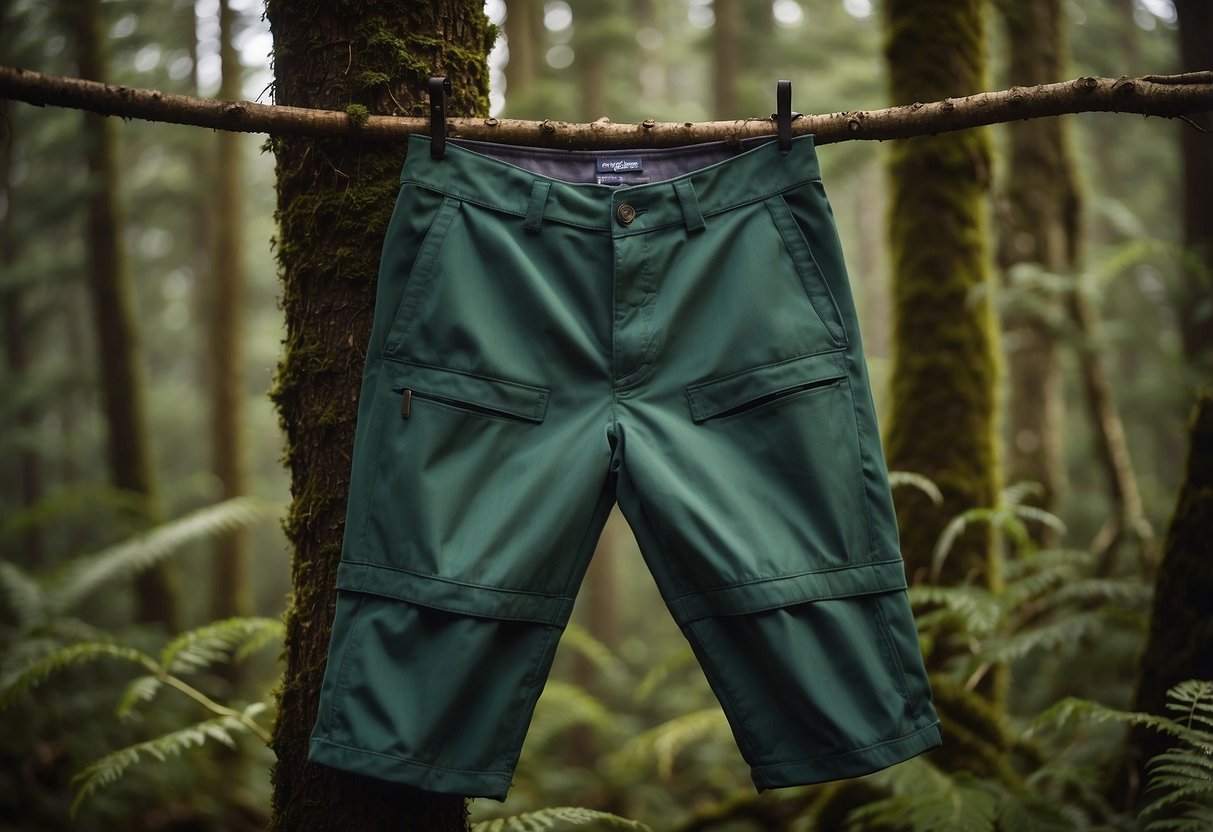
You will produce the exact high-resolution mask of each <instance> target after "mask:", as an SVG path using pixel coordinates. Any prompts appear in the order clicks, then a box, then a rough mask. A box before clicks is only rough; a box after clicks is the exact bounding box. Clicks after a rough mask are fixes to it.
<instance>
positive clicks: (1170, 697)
mask: <svg viewBox="0 0 1213 832" xmlns="http://www.w3.org/2000/svg"><path fill="white" fill-rule="evenodd" d="M1167 710H1168V711H1171V712H1173V713H1176V714H1178V715H1182V716H1185V717H1186V720H1185V721H1186V722H1187V724H1188V725H1189V726H1191V725H1192V723H1193V722H1196V723H1200V724H1203V725H1204V726H1205V727H1207V728H1213V681H1204V680H1200V679H1189V680H1187V681H1186V682H1180V683H1179V684H1178V685H1176V686H1175V687H1173V688H1171V689H1170V690H1168V691H1167Z"/></svg>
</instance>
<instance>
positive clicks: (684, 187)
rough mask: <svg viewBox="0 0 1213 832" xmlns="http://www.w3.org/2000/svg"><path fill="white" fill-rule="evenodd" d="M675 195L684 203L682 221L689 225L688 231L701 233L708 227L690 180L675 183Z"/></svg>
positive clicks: (680, 180)
mask: <svg viewBox="0 0 1213 832" xmlns="http://www.w3.org/2000/svg"><path fill="white" fill-rule="evenodd" d="M674 193H676V194H678V201H679V202H680V203H682V219H683V222H685V223H686V224H687V231H701V230H703V229H704V228H706V227H707V223H705V222H704V221H703V212H702V211H700V210H699V198H698V197H696V196H695V186H694V185H692V184H691V181H690V180H689V179H679V180H678V181H677V182H675V183H674Z"/></svg>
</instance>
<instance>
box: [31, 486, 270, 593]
mask: <svg viewBox="0 0 1213 832" xmlns="http://www.w3.org/2000/svg"><path fill="white" fill-rule="evenodd" d="M272 506H273V504H271V503H267V502H266V501H264V500H261V499H259V498H256V497H236V498H233V499H231V500H225V501H223V502H221V503H216V504H215V505H213V506H207V507H206V508H202V509H199V510H198V511H195V512H191V513H190V514H187V515H185V516H184V517H181V518H178V519H177V520H173V521H171V522H168V523H165V524H163V525H160V526H157V527H156V528H154V529H151V530H150V531H148V532H146V533H144V534H140V535H137V536H136V537H133V538H131V539H129V540H125V541H123V542H121V543H119V544H117V545H115V546H111V547H109V548H108V549H103V550H101V551H100V552H97V553H95V554H92V555H86V556H83V557H80V558H76V559H74V560H73V561H71V563H69V564H68V565H67V567H66V569H65V570H64V572H63V573H62V574H61V575H60V576H59V578H58V580H57V581H55V582H54V583H53V584H52V585H51V587H50V588H49V589H48V592H47V595H48V605H49V607H50V608H51V610H53V611H54V612H65V611H67V610H70V609H71V608H72V607H74V606H75V605H76V604H78V603H79V602H80V601H81V600H82V599H83V598H84V597H85V596H87V595H90V594H92V593H93V592H95V591H96V590H97V589H98V588H100V587H101V586H103V585H104V584H106V583H109V582H111V581H116V580H120V579H122V578H126V577H129V576H131V575H134V574H137V573H138V572H141V571H143V570H145V569H148V568H149V567H151V566H154V565H155V564H157V563H159V562H160V561H162V560H164V559H165V558H167V557H168V556H169V555H171V554H173V553H174V552H176V551H177V550H178V549H180V548H181V547H182V546H184V545H186V544H187V543H191V542H193V541H195V540H202V539H205V538H208V537H215V536H217V535H220V534H223V533H225V532H228V531H231V530H232V529H235V528H239V527H241V526H247V525H248V524H250V523H252V522H253V521H254V520H257V519H258V518H260V517H264V516H265V515H266V514H268V513H269V511H270V509H271V508H272Z"/></svg>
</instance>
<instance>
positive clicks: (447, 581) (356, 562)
mask: <svg viewBox="0 0 1213 832" xmlns="http://www.w3.org/2000/svg"><path fill="white" fill-rule="evenodd" d="M345 562H346V563H348V564H350V565H351V566H367V567H370V568H371V569H386V570H388V571H389V572H402V573H404V574H405V575H412V576H413V577H415V578H425V579H426V580H430V581H439V582H441V583H444V584H452V585H453V586H466V587H469V588H471V589H484V590H488V591H490V592H508V593H510V594H513V595H534V596H537V597H539V598H559V599H561V600H562V601H567V600H568V599H569V596H568V595H561V594H559V593H550V592H536V591H535V590H533V589H512V588H510V587H505V586H489V585H488V584H474V583H471V582H470V581H457V580H455V579H454V578H444V577H442V576H441V575H427V574H425V573H424V572H414V571H413V570H412V569H403V568H401V567H399V566H388V565H387V564H383V563H371V562H370V561H366V560H347V561H345Z"/></svg>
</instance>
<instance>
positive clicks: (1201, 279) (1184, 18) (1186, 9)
mask: <svg viewBox="0 0 1213 832" xmlns="http://www.w3.org/2000/svg"><path fill="white" fill-rule="evenodd" d="M1175 9H1176V11H1177V12H1178V13H1179V59H1180V64H1181V68H1180V70H1181V71H1182V72H1189V71H1197V70H1202V69H1208V68H1209V65H1210V63H1211V61H1210V58H1209V48H1210V47H1209V44H1211V43H1213V3H1210V2H1209V0H1175ZM1188 118H1189V119H1190V121H1191V122H1192V123H1194V124H1196V125H1199V127H1201V128H1203V130H1204V132H1201V131H1200V130H1196V129H1193V127H1192V124H1190V123H1188V122H1187V121H1182V120H1181V121H1180V123H1179V125H1178V127H1179V129H1180V130H1181V131H1182V132H1181V133H1180V141H1181V151H1182V160H1183V177H1182V178H1183V194H1184V202H1183V211H1184V214H1183V216H1184V219H1183V223H1184V237H1183V239H1184V245H1185V246H1186V247H1187V248H1188V249H1189V251H1190V253H1191V257H1192V264H1191V265H1189V266H1188V267H1187V274H1186V276H1185V277H1186V279H1185V282H1184V286H1183V288H1182V291H1181V293H1180V297H1179V298H1178V303H1177V304H1176V308H1177V309H1178V311H1179V321H1180V325H1179V331H1180V337H1181V339H1182V343H1183V351H1184V358H1186V359H1187V361H1188V365H1189V367H1190V368H1191V369H1192V371H1193V374H1194V376H1195V377H1196V378H1197V379H1199V381H1198V383H1199V384H1204V383H1206V382H1207V380H1208V379H1210V378H1213V188H1210V187H1209V183H1210V182H1213V139H1211V138H1210V133H1213V113H1194V114H1192V115H1191V116H1189V117H1188Z"/></svg>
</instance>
